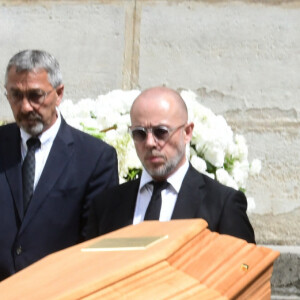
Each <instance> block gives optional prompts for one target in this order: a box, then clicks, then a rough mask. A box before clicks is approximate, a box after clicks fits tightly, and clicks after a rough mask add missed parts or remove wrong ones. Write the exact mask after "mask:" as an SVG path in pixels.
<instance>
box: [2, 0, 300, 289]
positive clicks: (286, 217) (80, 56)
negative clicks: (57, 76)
mask: <svg viewBox="0 0 300 300" xmlns="http://www.w3.org/2000/svg"><path fill="white" fill-rule="evenodd" d="M0 28H1V30H0V45H1V56H0V92H1V94H0V120H11V119H12V114H11V112H10V109H9V106H8V104H7V101H6V99H5V97H4V96H3V92H4V88H3V85H4V72H5V67H6V64H7V62H8V60H9V58H10V57H11V56H12V55H13V54H14V53H16V52H17V51H19V50H22V49H25V48H40V49H45V50H47V51H49V52H50V53H52V54H53V55H54V56H56V57H57V59H58V60H59V62H60V64H61V68H62V72H63V76H64V83H65V98H69V99H73V100H74V101H77V100H79V99H82V98H87V97H90V98H95V97H96V96H97V95H99V94H103V93H106V92H108V91H110V90H113V89H131V88H138V89H144V88H147V87H150V86H154V85H162V84H164V85H167V86H169V87H172V88H174V89H177V90H181V89H191V90H193V91H194V92H196V93H197V94H198V96H199V99H200V100H199V101H201V103H203V104H204V105H206V106H207V107H210V108H211V109H212V110H213V111H214V112H215V113H217V114H222V115H224V116H225V118H226V119H227V121H228V122H229V124H230V125H231V126H232V128H233V129H234V130H235V132H237V133H241V134H243V135H244V136H245V137H246V139H247V142H248V145H249V158H250V159H252V158H254V157H255V158H259V159H261V160H262V164H263V168H262V172H261V175H260V176H259V177H258V178H255V179H252V180H250V181H249V184H248V194H250V195H251V196H253V197H254V198H255V202H256V209H255V211H254V212H253V213H251V215H250V218H251V221H252V224H253V226H254V229H255V232H256V239H257V242H258V244H265V245H275V246H280V245H285V246H288V247H290V248H288V249H295V247H296V248H297V247H298V246H299V245H300V231H299V229H298V227H299V223H300V221H299V220H300V188H299V183H300V175H299V174H300V155H299V153H300V115H299V112H300V34H299V30H300V0H286V1H283V0H282V1H281V0H253V1H251V0H240V1H222V0H195V1H192V0H186V1H184V0H169V1H167V0H153V1H151V0H149V1H148V0H126V1H122V0H102V1H101V0H93V1H92V0H85V1H83V0H81V1H80V0H77V1H73V0H66V1H58V0H53V1H50V0H49V1H47V0H45V1H38V0H36V1H21V0H18V1H14V0H6V1H5V0H0ZM1 95H2V96H1ZM275 246H274V247H275ZM291 251H292V250H291ZM292 253H293V255H294V254H295V253H294V252H293V251H292ZM297 253H298V252H297V251H296V254H295V255H296V257H298V262H299V256H297V255H298V254H297ZM285 257H286V256H285ZM287 259H288V258H287ZM288 261H290V259H288ZM295 261H297V260H295ZM280 264H282V263H280ZM276 268H277V267H276ZM277 269H280V270H282V268H277ZM276 272H277V274H280V273H279V272H280V271H276ZM283 272H284V271H283ZM280 276H281V275H280ZM275 284H276V283H275ZM299 290H300V287H299V283H298V284H297V287H296V289H295V290H293V294H295V295H300V291H299ZM279 293H280V291H279ZM283 293H284V292H283Z"/></svg>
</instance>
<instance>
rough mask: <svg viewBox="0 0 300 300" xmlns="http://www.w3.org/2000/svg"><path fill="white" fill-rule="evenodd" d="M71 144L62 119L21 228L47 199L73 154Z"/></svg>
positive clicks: (70, 134) (66, 127)
mask: <svg viewBox="0 0 300 300" xmlns="http://www.w3.org/2000/svg"><path fill="white" fill-rule="evenodd" d="M73 146H74V142H73V137H72V133H71V130H70V128H69V126H68V125H67V124H66V122H65V121H64V120H63V119H62V123H61V126H60V129H59V131H58V133H57V135H56V137H55V139H54V142H53V145H52V148H51V150H50V153H49V156H48V159H47V161H46V164H45V167H44V169H43V172H42V175H41V177H40V180H39V182H38V184H37V186H36V188H35V191H34V194H33V197H32V199H31V203H30V205H29V207H28V210H27V212H26V215H25V217H24V222H23V224H22V225H23V226H22V227H23V228H22V229H24V227H25V226H26V225H27V224H28V223H29V221H30V220H31V218H32V217H33V216H34V215H35V214H36V213H37V211H38V209H39V207H40V206H41V205H42V204H43V202H44V201H46V200H47V197H48V194H49V193H50V191H51V189H52V188H53V186H54V185H55V183H56V181H57V180H58V178H59V177H60V176H61V173H62V172H63V170H64V168H65V166H66V165H67V164H68V162H69V160H70V159H71V157H72V155H73V152H74V147H73Z"/></svg>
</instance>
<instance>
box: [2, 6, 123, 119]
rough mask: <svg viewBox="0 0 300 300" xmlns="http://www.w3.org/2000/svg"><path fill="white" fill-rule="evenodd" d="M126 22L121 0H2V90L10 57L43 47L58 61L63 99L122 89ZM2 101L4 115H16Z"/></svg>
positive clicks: (76, 98) (92, 95)
mask: <svg viewBox="0 0 300 300" xmlns="http://www.w3.org/2000/svg"><path fill="white" fill-rule="evenodd" d="M124 23H125V10H124V5H122V2H120V3H116V4H114V3H112V4H110V5H107V3H106V4H105V3H101V2H98V1H94V2H92V1H85V4H84V5H83V3H82V1H77V2H76V1H71V2H70V1H37V3H32V4H28V3H27V1H18V2H17V3H14V1H0V28H1V29H2V30H1V33H0V45H1V56H0V87H1V88H0V91H1V94H2V95H3V93H2V92H3V85H4V73H5V67H6V65H7V63H8V60H9V59H10V57H11V56H12V55H13V54H15V53H17V52H18V51H20V50H23V49H27V48H37V49H44V50H46V51H49V52H50V53H51V54H53V55H54V56H55V57H56V58H57V59H58V61H59V63H60V65H61V69H62V73H63V79H64V83H65V86H66V88H65V98H72V99H74V100H79V99H81V98H86V97H96V96H97V95H99V94H101V93H104V92H108V91H109V90H111V89H114V88H116V87H119V88H121V86H122V69H123V52H124V31H125V27H124ZM4 28H5V30H4ZM4 45H5V46H4ZM0 99H1V102H2V103H3V102H4V101H5V99H4V97H2V96H1V97H0ZM2 103H1V106H0V107H1V110H0V119H1V118H4V117H6V116H7V115H8V114H9V117H12V115H11V114H10V111H9V106H8V105H7V104H6V103H5V105H3V104H2ZM2 105H3V106H2Z"/></svg>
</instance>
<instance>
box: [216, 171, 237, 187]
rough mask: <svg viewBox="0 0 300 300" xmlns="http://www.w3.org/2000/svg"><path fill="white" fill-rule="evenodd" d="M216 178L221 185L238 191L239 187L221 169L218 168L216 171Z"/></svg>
mask: <svg viewBox="0 0 300 300" xmlns="http://www.w3.org/2000/svg"><path fill="white" fill-rule="evenodd" d="M216 177H217V180H218V181H219V182H220V183H222V184H224V185H226V186H229V187H232V188H234V189H235V190H238V189H239V187H238V185H237V183H236V182H235V181H234V179H233V178H232V177H231V176H230V175H229V174H228V172H227V171H226V170H224V169H223V168H220V169H218V170H217V171H216Z"/></svg>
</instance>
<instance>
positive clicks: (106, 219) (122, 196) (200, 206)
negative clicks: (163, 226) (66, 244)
mask: <svg viewBox="0 0 300 300" xmlns="http://www.w3.org/2000/svg"><path fill="white" fill-rule="evenodd" d="M139 183H140V180H139V179H137V180H134V181H130V182H127V183H124V184H122V185H120V186H117V187H114V188H112V189H109V190H107V191H105V192H104V193H103V194H102V195H101V197H99V198H98V199H95V200H94V201H93V203H92V206H91V210H90V216H89V219H88V238H93V237H96V236H98V235H102V234H105V233H108V232H110V231H113V230H116V229H119V228H121V227H124V226H127V225H130V224H132V223H133V216H134V210H135V203H136V199H137V193H138V188H139ZM246 210H247V200H246V197H245V195H244V194H243V193H242V192H240V191H236V190H234V189H232V188H229V187H227V186H224V185H222V184H220V183H219V182H217V181H215V180H213V179H211V178H209V177H208V176H206V175H203V174H201V173H199V172H197V171H196V170H195V169H194V168H193V167H192V166H191V165H190V167H189V169H188V171H187V174H186V175H185V178H184V180H183V183H182V186H181V189H180V191H179V194H178V198H177V201H176V204H175V207H174V211H173V214H172V219H192V218H202V219H205V220H206V221H207V223H208V228H209V229H210V230H212V231H216V232H219V233H221V234H228V235H232V236H235V237H238V238H241V239H244V240H246V241H248V242H251V243H255V238H254V231H253V228H252V226H251V224H250V222H249V219H248V216H247V214H246Z"/></svg>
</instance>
